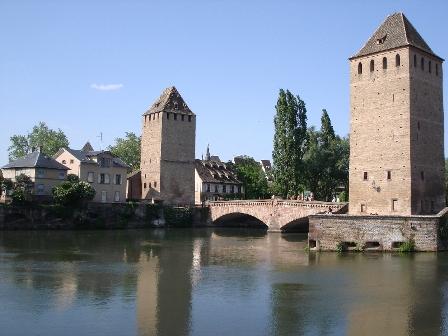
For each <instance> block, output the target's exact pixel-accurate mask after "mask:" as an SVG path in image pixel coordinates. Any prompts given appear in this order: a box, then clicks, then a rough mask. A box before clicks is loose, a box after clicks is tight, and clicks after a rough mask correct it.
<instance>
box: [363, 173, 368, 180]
mask: <svg viewBox="0 0 448 336" xmlns="http://www.w3.org/2000/svg"><path fill="white" fill-rule="evenodd" d="M363 180H364V181H367V180H368V174H367V172H364V174H363Z"/></svg>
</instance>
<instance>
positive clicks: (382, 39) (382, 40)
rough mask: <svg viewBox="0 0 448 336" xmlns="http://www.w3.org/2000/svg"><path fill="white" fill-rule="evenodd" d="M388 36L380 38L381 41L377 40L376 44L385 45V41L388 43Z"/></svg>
mask: <svg viewBox="0 0 448 336" xmlns="http://www.w3.org/2000/svg"><path fill="white" fill-rule="evenodd" d="M386 37H387V34H386V35H384V36H383V37H380V38H379V39H376V44H384V41H386Z"/></svg>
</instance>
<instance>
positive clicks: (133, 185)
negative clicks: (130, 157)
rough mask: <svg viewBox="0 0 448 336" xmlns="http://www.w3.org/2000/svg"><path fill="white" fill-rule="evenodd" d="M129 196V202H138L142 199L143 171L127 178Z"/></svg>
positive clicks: (127, 196) (138, 171) (131, 174)
mask: <svg viewBox="0 0 448 336" xmlns="http://www.w3.org/2000/svg"><path fill="white" fill-rule="evenodd" d="M126 179H127V181H128V182H127V194H126V198H127V199H128V200H133V201H138V200H140V198H141V197H142V171H141V170H137V171H135V172H132V173H130V174H128V176H127V178H126Z"/></svg>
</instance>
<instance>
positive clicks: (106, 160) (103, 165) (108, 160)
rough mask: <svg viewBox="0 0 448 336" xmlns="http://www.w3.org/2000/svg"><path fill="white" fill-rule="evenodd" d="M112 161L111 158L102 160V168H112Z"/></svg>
mask: <svg viewBox="0 0 448 336" xmlns="http://www.w3.org/2000/svg"><path fill="white" fill-rule="evenodd" d="M110 163H111V159H109V158H101V160H100V166H101V167H102V168H106V167H110Z"/></svg>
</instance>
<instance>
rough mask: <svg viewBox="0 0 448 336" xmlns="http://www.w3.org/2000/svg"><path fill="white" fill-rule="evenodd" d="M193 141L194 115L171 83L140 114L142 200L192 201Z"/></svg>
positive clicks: (175, 202) (178, 202) (169, 202)
mask: <svg viewBox="0 0 448 336" xmlns="http://www.w3.org/2000/svg"><path fill="white" fill-rule="evenodd" d="M195 140H196V116H195V114H194V113H193V112H192V111H191V110H190V109H189V107H188V106H187V104H186V103H185V101H184V100H183V99H182V97H181V95H180V94H179V92H178V91H177V90H176V88H175V87H174V86H173V87H169V88H167V89H165V90H164V91H163V93H162V95H161V96H160V98H159V99H157V100H156V102H155V103H154V104H153V105H152V106H151V107H150V109H149V110H148V111H147V112H145V113H144V114H143V131H142V148H141V149H142V151H141V181H142V198H143V199H149V200H155V201H163V202H164V203H166V204H177V205H187V204H194V159H195Z"/></svg>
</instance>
